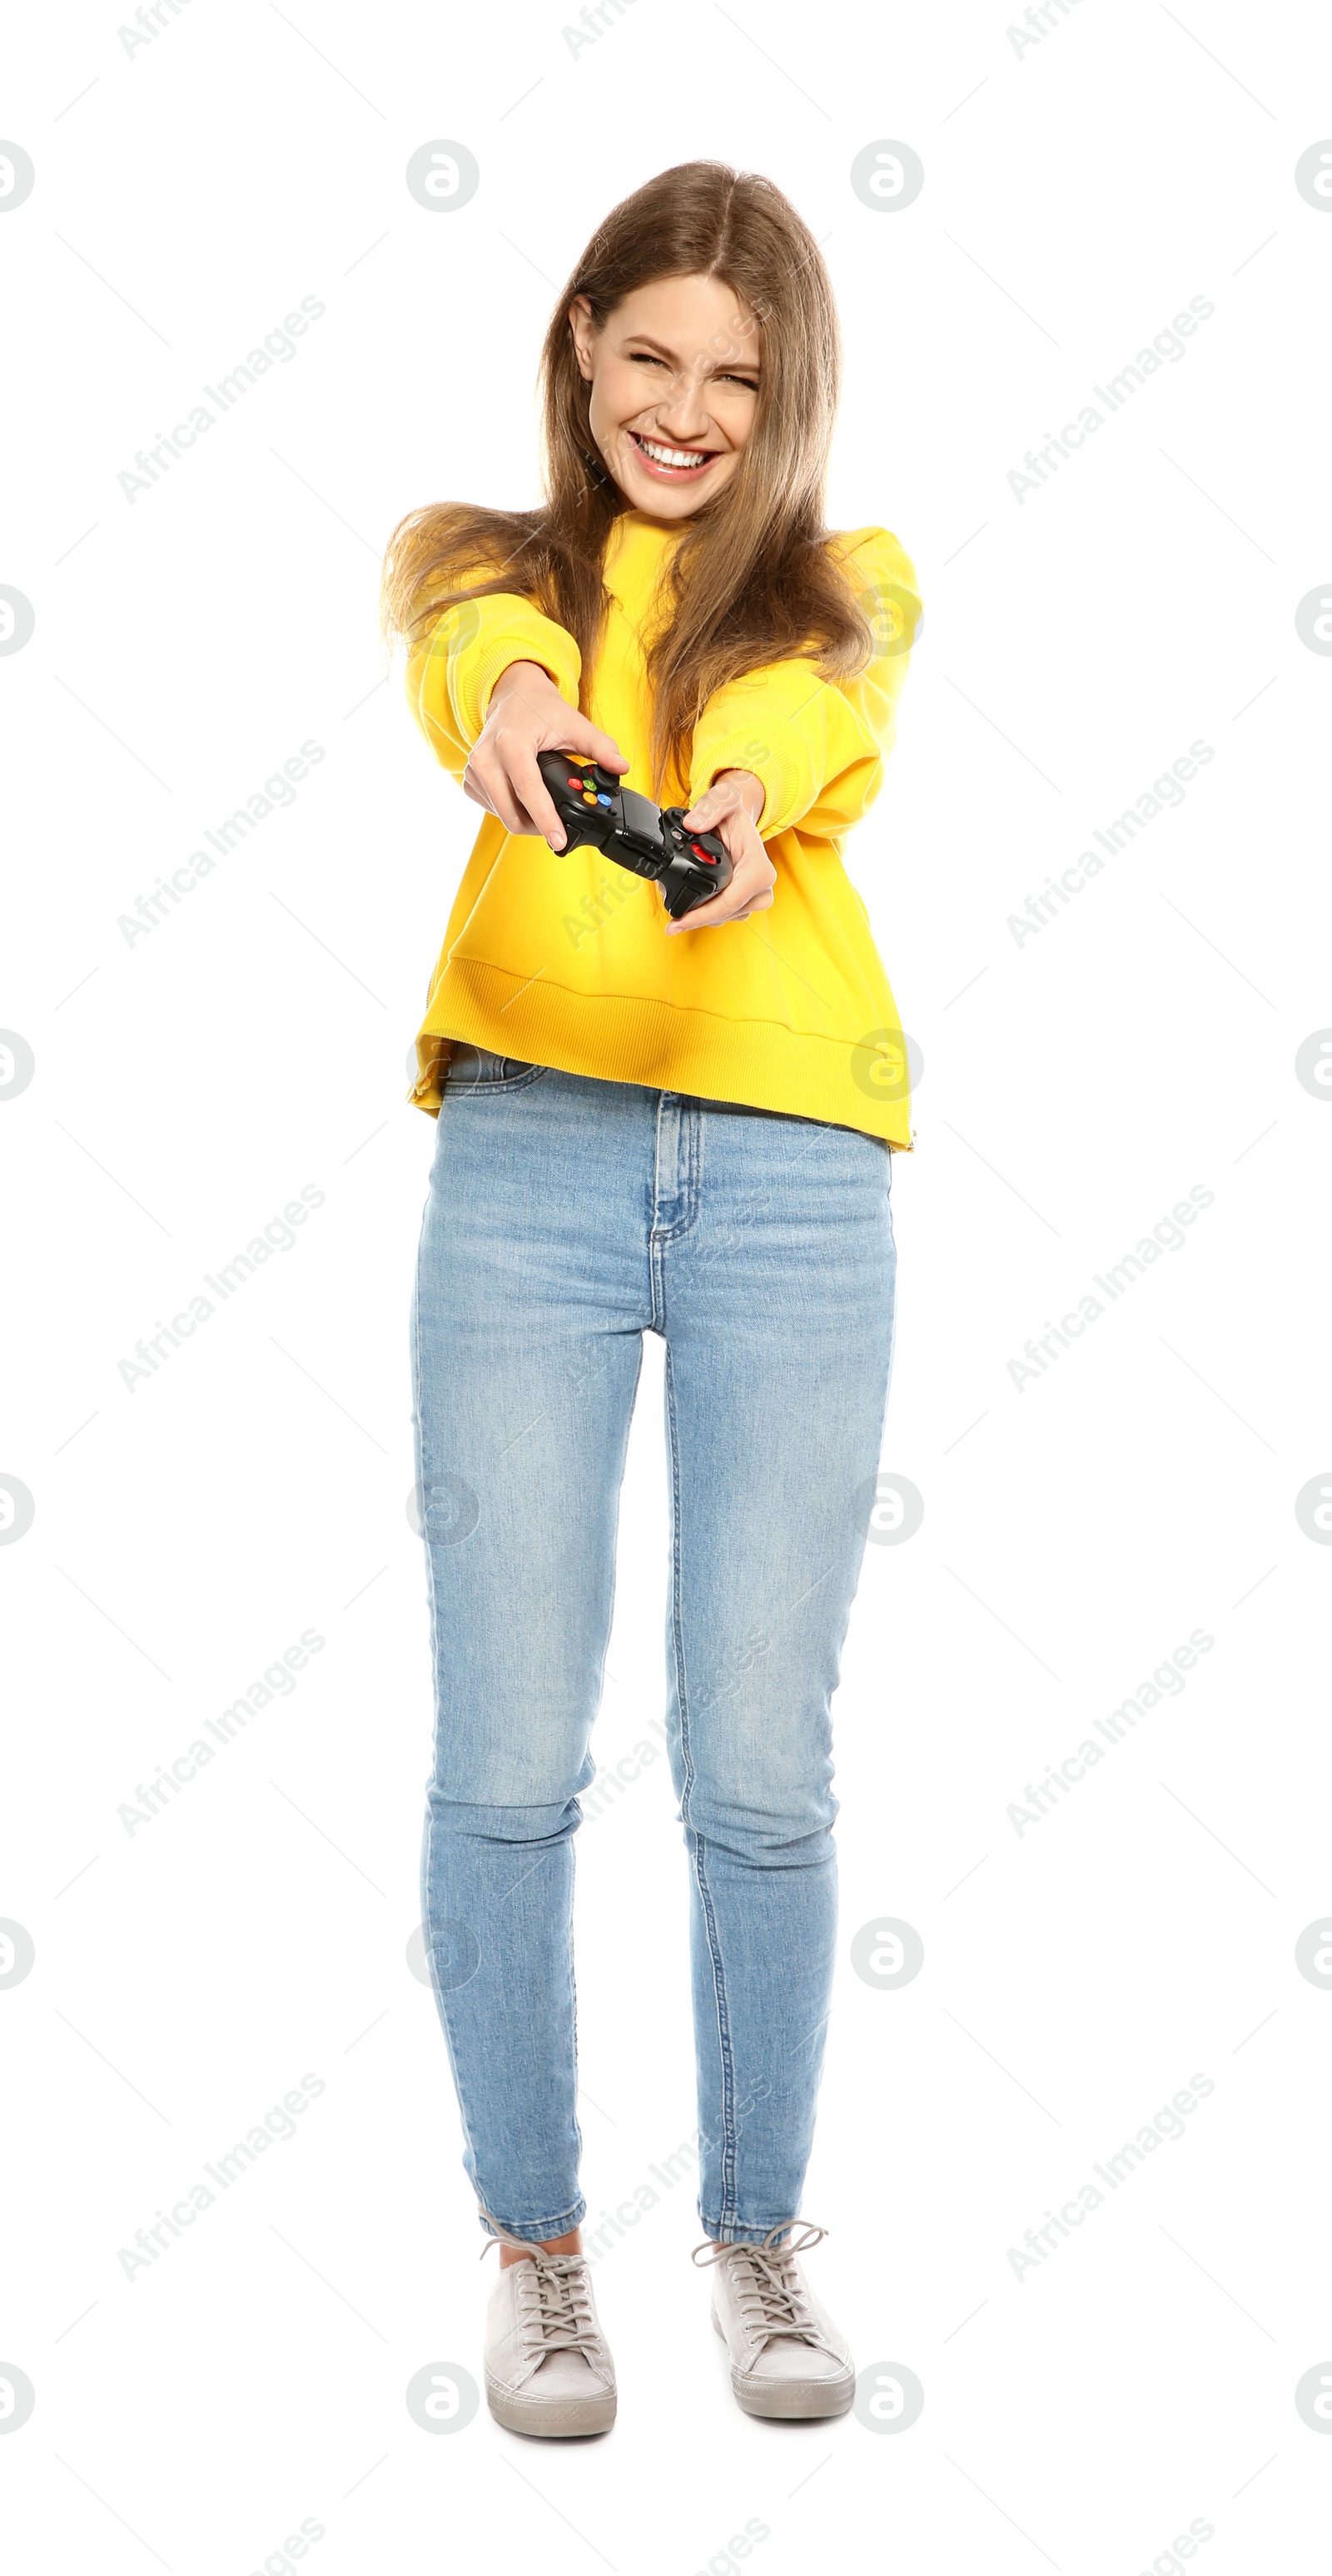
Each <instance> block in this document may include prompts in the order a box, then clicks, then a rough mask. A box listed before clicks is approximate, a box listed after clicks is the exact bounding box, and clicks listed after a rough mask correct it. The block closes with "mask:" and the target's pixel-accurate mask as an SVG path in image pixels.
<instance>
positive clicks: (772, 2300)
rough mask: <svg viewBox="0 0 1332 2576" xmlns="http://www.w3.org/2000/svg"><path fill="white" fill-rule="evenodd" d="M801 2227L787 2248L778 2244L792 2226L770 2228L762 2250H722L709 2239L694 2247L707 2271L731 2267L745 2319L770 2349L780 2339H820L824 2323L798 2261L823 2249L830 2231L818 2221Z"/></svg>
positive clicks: (748, 2247)
mask: <svg viewBox="0 0 1332 2576" xmlns="http://www.w3.org/2000/svg"><path fill="white" fill-rule="evenodd" d="M795 2224H796V2226H797V2227H799V2228H801V2229H802V2230H803V2233H802V2234H800V2235H795V2234H791V2235H790V2236H789V2238H788V2242H787V2243H786V2244H785V2245H776V2244H774V2242H773V2239H774V2237H777V2236H786V2235H787V2234H788V2229H789V2227H790V2222H789V2221H788V2222H787V2223H786V2225H785V2226H781V2227H770V2228H769V2230H768V2233H767V2235H766V2236H765V2237H764V2240H763V2243H762V2244H761V2245H717V2244H714V2242H713V2241H712V2239H711V2237H708V2238H705V2239H704V2242H703V2243H702V2244H701V2245H696V2246H695V2247H694V2251H693V2255H692V2258H691V2259H692V2260H693V2261H694V2262H695V2263H697V2264H698V2265H699V2269H700V2270H701V2271H706V2269H707V2267H708V2265H709V2263H724V2264H725V2265H726V2268H727V2272H728V2275H729V2277H730V2281H731V2284H732V2288H733V2291H734V2294H735V2300H736V2305H737V2307H738V2308H739V2310H740V2314H741V2316H742V2318H743V2320H744V2322H745V2324H746V2325H747V2326H748V2327H749V2328H750V2330H751V2332H753V2333H755V2334H756V2335H758V2336H759V2337H760V2338H761V2339H762V2341H764V2342H765V2343H766V2342H768V2341H769V2340H770V2339H771V2338H772V2337H773V2336H774V2335H789V2336H790V2337H791V2338H792V2339H793V2340H794V2341H796V2342H799V2343H810V2342H813V2341H816V2340H817V2338H818V2334H819V2323H818V2319H817V2317H816V2316H815V2314H814V2311H813V2309H812V2308H811V2306H810V2304H809V2296H808V2293H807V2291H806V2289H805V2285H804V2283H803V2281H802V2280H801V2277H800V2266H799V2264H798V2263H797V2261H796V2259H795V2258H796V2255H797V2254H806V2253H808V2251H809V2249H810V2247H811V2246H812V2245H818V2244H819V2243H820V2242H821V2241H822V2239H823V2238H824V2237H825V2236H826V2235H827V2233H828V2231H827V2229H826V2227H816V2226H815V2225H814V2223H813V2221H812V2219H798V2220H797V2221H796V2222H795Z"/></svg>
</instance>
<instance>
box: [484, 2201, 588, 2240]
mask: <svg viewBox="0 0 1332 2576" xmlns="http://www.w3.org/2000/svg"><path fill="white" fill-rule="evenodd" d="M476 2214H477V2221H478V2224H479V2226H480V2228H481V2233H482V2235H483V2236H493V2235H494V2233H495V2231H494V2228H493V2227H487V2225H486V2222H485V2219H484V2217H483V2215H482V2212H481V2207H480V2204H479V2203H478V2205H477V2213H476ZM491 2215H492V2217H493V2216H494V2215H495V2213H494V2212H493V2211H492V2212H491ZM586 2216H587V2202H586V2200H585V2199H584V2198H583V2195H582V2193H581V2192H580V2193H579V2195H578V2198H577V2200H575V2201H573V2202H571V2203H570V2206H569V2207H568V2209H557V2210H553V2211H552V2213H551V2215H550V2217H549V2218H513V2219H510V2218H501V2219H500V2222H499V2223H500V2225H501V2227H504V2228H507V2230H508V2232H509V2234H510V2236H522V2237H525V2238H526V2239H527V2242H528V2243H529V2244H532V2245H537V2244H542V2243H544V2241H545V2239H546V2238H547V2237H548V2236H567V2235H568V2233H569V2230H570V2228H571V2227H579V2226H581V2224H582V2222H583V2220H584V2219H585V2218H586Z"/></svg>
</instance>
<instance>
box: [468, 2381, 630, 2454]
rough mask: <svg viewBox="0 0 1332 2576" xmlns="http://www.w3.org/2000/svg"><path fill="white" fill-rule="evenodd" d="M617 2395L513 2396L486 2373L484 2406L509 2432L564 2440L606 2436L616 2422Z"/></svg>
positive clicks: (609, 2392) (604, 2391)
mask: <svg viewBox="0 0 1332 2576" xmlns="http://www.w3.org/2000/svg"><path fill="white" fill-rule="evenodd" d="M615 2402H616V2395H615V2390H614V2389H613V2388H607V2389H602V2390H600V2391H599V2392H598V2394H597V2395H596V2396H595V2397H570V2398H564V2399H559V2398H550V2397H521V2396H519V2397H515V2396H514V2395H513V2393H512V2391H511V2390H509V2389H505V2388H500V2387H498V2386H497V2385H496V2383H495V2381H494V2380H493V2379H492V2378H491V2377H490V2374H489V2372H487V2374H486V2404H487V2405H488V2407H489V2408H490V2411H491V2414H492V2415H493V2416H494V2418H495V2421H496V2423H497V2424H502V2425H503V2426H504V2428H505V2431H506V2432H509V2433H536V2434H544V2435H545V2436H546V2437H547V2439H550V2440H560V2441H567V2440H568V2439H569V2438H570V2436H574V2435H578V2434H582V2433H608V2432H609V2431H610V2428H611V2426H612V2424H613V2423H614V2421H615Z"/></svg>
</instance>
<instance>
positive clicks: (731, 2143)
mask: <svg viewBox="0 0 1332 2576" xmlns="http://www.w3.org/2000/svg"><path fill="white" fill-rule="evenodd" d="M666 1421H667V1428H668V1431H669V1435H670V1447H671V1593H672V1599H671V1627H672V1642H673V1644H674V1648H675V1687H676V1697H677V1699H678V1702H679V1708H680V1761H681V1769H682V1771H683V1775H684V1778H683V1786H682V1788H681V1792H680V1817H681V1821H682V1823H683V1825H684V1828H685V1832H686V1835H687V1837H688V1840H689V1843H690V1845H691V1846H692V1852H691V1857H692V1860H693V1864H694V1879H695V1884H696V1886H697V1888H698V1898H699V1905H700V1907H701V1909H702V1914H703V1926H704V1930H705V1932H706V1934H707V1941H708V1955H709V1957H710V1959H711V1962H712V1990H713V1994H714V1997H715V1999H716V2006H717V2049H718V2055H719V2058H720V2061H721V2100H722V2119H721V2128H722V2204H723V2207H724V2208H726V2209H728V2210H731V2209H733V2206H734V2201H735V2148H736V2140H735V2073H734V2067H733V2064H732V2057H731V2030H730V2014H729V2011H728V2009H727V2002H726V1975H725V1970H724V1968H723V1965H722V1955H721V1945H720V1943H719V1941H718V1939H717V1922H716V1916H715V1913H714V1911H713V1905H712V1893H711V1890H710V1888H709V1886H708V1881H707V1873H706V1871H705V1869H704V1865H703V1841H702V1836H701V1835H700V1834H698V1833H697V1832H696V1831H695V1829H694V1827H693V1825H692V1824H691V1822H690V1818H689V1793H690V1790H691V1789H692V1787H693V1784H694V1759H693V1751H692V1747H691V1744H690V1739H689V1686H688V1680H687V1677H686V1673H685V1656H684V1624H683V1615H682V1605H681V1598H680V1446H679V1438H678V1426H677V1422H676V1412H675V1380H674V1375H673V1372H672V1368H671V1352H670V1345H669V1343H668V1344H667V1347H666Z"/></svg>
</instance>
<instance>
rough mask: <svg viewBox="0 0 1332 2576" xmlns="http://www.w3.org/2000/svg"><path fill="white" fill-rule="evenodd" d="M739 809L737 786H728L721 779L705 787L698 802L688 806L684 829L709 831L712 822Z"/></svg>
mask: <svg viewBox="0 0 1332 2576" xmlns="http://www.w3.org/2000/svg"><path fill="white" fill-rule="evenodd" d="M739 811H741V803H740V790H739V788H738V787H730V786H728V785H727V784H726V782H725V781H724V780H723V781H722V782H721V784H720V785H718V786H716V787H708V788H705V789H704V791H703V794H702V795H701V796H700V798H699V800H698V803H697V804H696V805H691V806H690V807H689V810H688V812H687V814H686V815H685V818H684V820H685V829H686V831H690V832H710V831H711V829H712V827H713V824H714V823H718V822H720V821H721V820H722V818H723V817H724V816H725V815H727V814H735V813H738V812H739Z"/></svg>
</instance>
